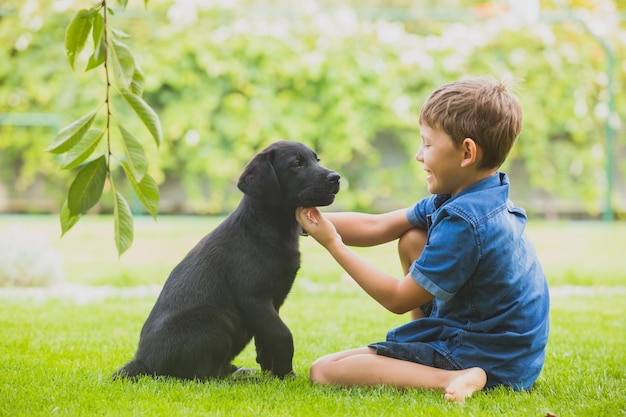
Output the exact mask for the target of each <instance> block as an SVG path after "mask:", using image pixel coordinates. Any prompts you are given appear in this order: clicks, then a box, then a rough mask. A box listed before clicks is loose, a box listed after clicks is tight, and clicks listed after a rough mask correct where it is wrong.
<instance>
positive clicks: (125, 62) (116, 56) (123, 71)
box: [109, 39, 135, 88]
mask: <svg viewBox="0 0 626 417" xmlns="http://www.w3.org/2000/svg"><path fill="white" fill-rule="evenodd" d="M109 50H110V52H111V62H112V63H113V72H114V73H115V76H116V78H117V80H118V82H119V83H120V84H121V85H122V86H123V87H124V88H127V87H129V86H130V83H131V82H132V81H133V74H134V73H135V58H134V57H133V54H132V52H131V51H130V49H129V48H128V46H126V44H124V43H123V42H120V41H118V40H115V39H113V40H112V42H111V45H110V49H109Z"/></svg>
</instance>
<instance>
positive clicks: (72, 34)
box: [65, 8, 98, 70]
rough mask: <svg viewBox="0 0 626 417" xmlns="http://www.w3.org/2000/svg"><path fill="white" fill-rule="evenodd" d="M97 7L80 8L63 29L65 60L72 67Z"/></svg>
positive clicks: (87, 33)
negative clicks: (64, 29)
mask: <svg viewBox="0 0 626 417" xmlns="http://www.w3.org/2000/svg"><path fill="white" fill-rule="evenodd" d="M97 14H98V13H97V9H96V8H92V9H89V10H87V9H81V10H79V11H78V12H77V13H76V15H75V16H74V18H73V19H72V21H71V22H70V24H69V25H68V26H67V29H66V31H65V53H66V55H67V60H68V61H69V63H70V66H71V67H72V70H73V69H74V61H75V60H76V57H77V56H78V55H79V54H80V53H81V51H82V50H83V49H84V48H85V43H86V42H87V37H88V36H89V33H90V32H91V28H92V26H93V19H94V17H95V16H96V15H97Z"/></svg>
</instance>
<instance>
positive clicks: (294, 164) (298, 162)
mask: <svg viewBox="0 0 626 417" xmlns="http://www.w3.org/2000/svg"><path fill="white" fill-rule="evenodd" d="M303 165H304V163H303V162H302V160H301V159H300V158H296V159H294V160H293V161H292V162H291V166H292V167H294V168H297V167H301V166H303Z"/></svg>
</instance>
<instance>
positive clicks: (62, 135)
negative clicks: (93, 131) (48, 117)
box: [46, 110, 97, 154]
mask: <svg viewBox="0 0 626 417" xmlns="http://www.w3.org/2000/svg"><path fill="white" fill-rule="evenodd" d="M96 113H97V110H94V111H92V112H91V113H87V114H86V115H84V116H83V117H81V118H80V119H78V120H76V121H74V122H73V123H72V124H70V125H68V126H66V127H64V128H63V129H61V131H59V133H58V134H57V135H56V137H55V138H54V142H53V143H52V145H50V146H49V147H48V149H46V151H48V152H50V153H54V154H61V153H64V152H67V151H69V150H70V149H72V148H73V147H74V145H76V144H77V143H78V142H79V141H80V140H81V139H82V137H83V136H84V135H85V133H86V132H87V130H89V128H90V127H91V124H92V123H93V120H94V118H95V117H96Z"/></svg>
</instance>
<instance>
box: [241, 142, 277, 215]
mask: <svg viewBox="0 0 626 417" xmlns="http://www.w3.org/2000/svg"><path fill="white" fill-rule="evenodd" d="M273 162H274V151H269V152H261V153H259V154H258V155H256V156H255V157H254V158H252V160H251V161H250V162H248V165H246V167H245V168H244V169H243V172H242V173H241V176H240V177H239V182H238V183H237V187H239V189H240V190H241V191H243V193H244V194H245V195H247V196H249V197H252V198H254V199H255V200H259V201H263V202H265V203H267V204H270V205H279V204H280V202H281V200H282V192H281V190H280V184H279V183H278V177H277V176H276V171H274V164H273Z"/></svg>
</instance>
